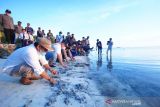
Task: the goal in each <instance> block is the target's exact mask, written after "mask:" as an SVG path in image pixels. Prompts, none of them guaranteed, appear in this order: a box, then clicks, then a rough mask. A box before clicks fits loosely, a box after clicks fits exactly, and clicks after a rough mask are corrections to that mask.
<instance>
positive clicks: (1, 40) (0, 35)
mask: <svg viewBox="0 0 160 107" xmlns="http://www.w3.org/2000/svg"><path fill="white" fill-rule="evenodd" d="M2 15H3V14H0V18H1V17H2ZM3 32H4V29H3V26H2V22H0V43H2V42H4V41H3V38H4V33H3Z"/></svg>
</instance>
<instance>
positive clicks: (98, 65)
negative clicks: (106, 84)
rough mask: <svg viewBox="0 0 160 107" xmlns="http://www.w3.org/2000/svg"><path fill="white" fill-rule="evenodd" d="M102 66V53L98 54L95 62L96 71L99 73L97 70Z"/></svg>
mask: <svg viewBox="0 0 160 107" xmlns="http://www.w3.org/2000/svg"><path fill="white" fill-rule="evenodd" d="M101 66H102V53H101V54H98V60H97V71H99V68H100V67H101Z"/></svg>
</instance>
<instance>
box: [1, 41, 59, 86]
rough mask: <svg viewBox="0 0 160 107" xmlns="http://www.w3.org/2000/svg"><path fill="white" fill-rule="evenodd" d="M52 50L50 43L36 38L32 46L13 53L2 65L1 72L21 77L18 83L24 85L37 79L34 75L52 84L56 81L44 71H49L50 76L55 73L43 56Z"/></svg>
mask: <svg viewBox="0 0 160 107" xmlns="http://www.w3.org/2000/svg"><path fill="white" fill-rule="evenodd" d="M52 50H53V49H52V48H51V41H49V40H48V39H46V38H38V39H37V41H36V42H35V43H34V44H31V45H29V46H26V47H23V48H19V49H17V50H16V51H14V52H13V53H12V54H11V55H10V56H9V57H8V59H7V60H6V62H5V63H4V66H3V71H4V72H8V73H10V75H12V76H13V75H16V76H22V77H21V79H20V82H21V83H22V84H24V85H29V84H31V83H32V80H36V79H39V77H37V76H35V73H36V74H38V75H40V77H42V78H44V79H46V80H48V81H49V82H50V83H53V84H54V83H56V81H55V80H54V79H52V78H51V77H49V76H48V74H47V73H46V71H45V70H49V71H50V72H51V73H52V74H56V73H57V72H56V71H55V70H53V69H52V68H51V67H50V66H49V65H48V62H47V61H46V59H45V56H44V54H45V53H46V52H47V51H52Z"/></svg>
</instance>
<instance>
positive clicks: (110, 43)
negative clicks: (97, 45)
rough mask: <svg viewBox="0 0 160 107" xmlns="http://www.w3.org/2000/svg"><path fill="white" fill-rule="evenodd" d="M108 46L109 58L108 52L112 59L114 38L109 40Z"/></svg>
mask: <svg viewBox="0 0 160 107" xmlns="http://www.w3.org/2000/svg"><path fill="white" fill-rule="evenodd" d="M107 45H108V48H107V52H106V53H107V57H108V54H109V53H108V52H109V51H110V57H111V56H112V46H113V42H112V38H109V41H107Z"/></svg>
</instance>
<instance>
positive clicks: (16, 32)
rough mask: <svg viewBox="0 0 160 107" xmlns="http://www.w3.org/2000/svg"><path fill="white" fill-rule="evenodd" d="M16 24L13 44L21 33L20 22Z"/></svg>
mask: <svg viewBox="0 0 160 107" xmlns="http://www.w3.org/2000/svg"><path fill="white" fill-rule="evenodd" d="M17 23H18V24H17V25H15V42H16V41H17V39H18V38H19V35H20V33H22V29H23V27H22V22H21V21H18V22H17Z"/></svg>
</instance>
